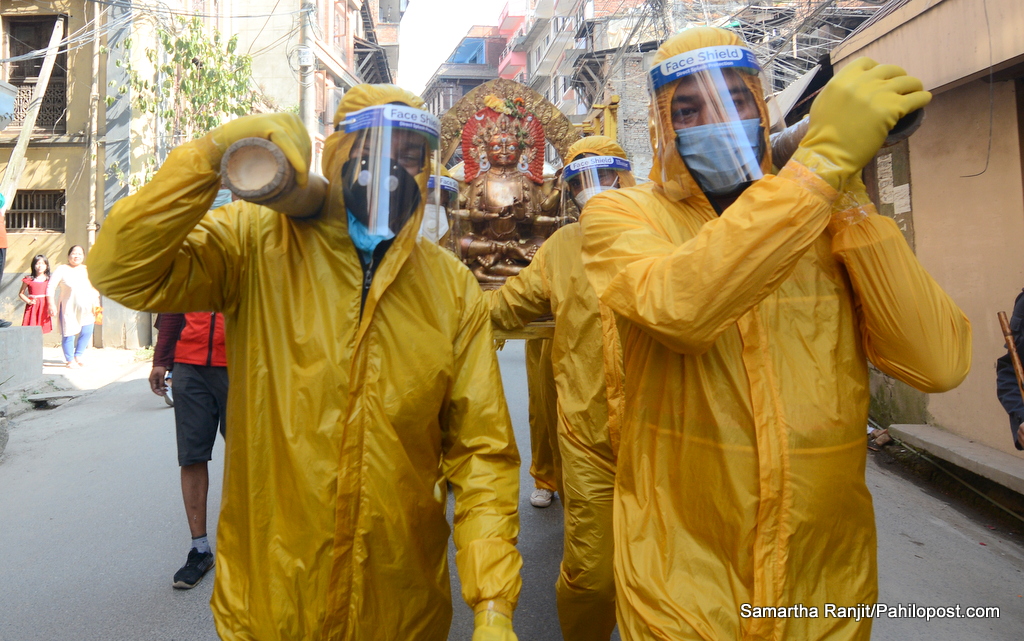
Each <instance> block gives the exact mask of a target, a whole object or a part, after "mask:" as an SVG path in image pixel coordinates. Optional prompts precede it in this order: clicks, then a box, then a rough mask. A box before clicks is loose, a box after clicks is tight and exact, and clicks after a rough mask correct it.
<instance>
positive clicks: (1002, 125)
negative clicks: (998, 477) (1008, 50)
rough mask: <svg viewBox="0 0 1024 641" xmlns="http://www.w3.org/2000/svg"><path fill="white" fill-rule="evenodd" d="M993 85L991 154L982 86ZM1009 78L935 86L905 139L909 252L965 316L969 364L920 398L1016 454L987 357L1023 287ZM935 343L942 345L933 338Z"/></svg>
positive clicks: (938, 416)
mask: <svg viewBox="0 0 1024 641" xmlns="http://www.w3.org/2000/svg"><path fill="white" fill-rule="evenodd" d="M990 88H991V89H993V91H992V98H993V101H992V115H993V122H992V130H993V132H994V135H993V137H992V141H991V143H992V150H991V157H990V158H989V159H988V168H987V169H985V171H984V173H982V174H981V175H979V176H974V177H966V176H968V175H970V174H976V173H978V172H981V171H982V170H983V169H984V168H985V165H986V154H987V152H988V145H989V119H988V111H989V109H988V107H989V90H990ZM1017 100H1018V98H1017V96H1016V95H1015V89H1014V84H1013V83H1012V82H997V83H995V84H994V85H993V86H990V85H989V84H988V83H987V82H984V81H981V80H976V81H973V82H970V83H968V84H966V85H963V86H961V87H958V88H956V89H953V90H951V91H947V92H943V93H940V94H937V95H936V96H935V98H934V100H933V101H932V103H931V104H930V105H929V106H928V107H927V108H926V114H927V117H926V118H925V121H924V124H923V125H922V127H921V129H920V130H919V131H918V132H917V133H916V134H914V136H913V137H912V138H910V164H911V166H910V170H911V198H912V206H913V216H914V233H915V239H916V251H917V256H918V258H919V259H920V261H921V263H922V264H923V265H924V267H925V268H926V269H927V270H928V272H929V273H930V274H931V275H932V276H933V277H934V278H935V280H936V281H937V282H938V283H939V284H940V285H941V286H942V287H943V288H944V289H945V290H946V291H947V292H948V293H949V294H950V296H952V297H953V300H955V301H956V302H957V304H959V305H960V307H961V309H963V310H964V313H966V314H967V316H968V318H970V320H971V326H972V328H973V354H972V367H971V372H970V374H969V375H968V377H967V380H966V381H964V383H963V384H962V385H960V387H958V388H957V389H955V390H953V391H950V392H946V393H945V394H933V395H931V396H930V397H929V398H928V404H927V413H928V417H929V420H930V422H932V423H933V424H935V425H938V426H940V427H942V428H945V429H947V430H949V431H951V432H954V433H956V434H958V435H960V436H963V437H964V438H967V439H971V440H974V441H977V442H980V443H983V444H985V445H988V446H990V447H993V448H996V449H999V450H1002V451H1004V452H1007V453H1010V454H1014V455H1017V456H1021V454H1020V453H1018V452H1016V450H1014V448H1013V445H1012V443H1011V442H1010V438H1009V428H1008V421H1007V417H1006V413H1005V412H1004V411H1003V409H1002V406H1000V404H999V402H998V401H997V400H996V394H995V365H994V363H995V360H996V358H998V357H999V356H1001V355H1003V354H1005V353H1006V348H1005V347H1004V344H1003V337H1002V333H1001V331H1000V329H999V326H998V323H997V321H996V313H997V312H998V311H1000V310H1002V311H1006V312H1007V313H1009V312H1010V311H1012V308H1013V300H1014V297H1015V296H1016V295H1017V294H1018V293H1019V292H1020V290H1021V287H1024V260H1022V259H1021V254H1022V247H1024V190H1022V184H1021V149H1020V143H1019V140H1020V137H1019V132H1018V116H1017V109H1018V107H1017V104H1018V102H1017ZM935 348H936V349H941V346H940V345H936V346H935Z"/></svg>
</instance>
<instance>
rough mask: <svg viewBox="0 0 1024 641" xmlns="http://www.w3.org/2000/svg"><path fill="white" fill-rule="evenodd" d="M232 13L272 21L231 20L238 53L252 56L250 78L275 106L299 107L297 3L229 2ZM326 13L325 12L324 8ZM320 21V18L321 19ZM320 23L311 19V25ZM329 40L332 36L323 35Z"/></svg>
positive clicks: (287, 0) (296, 0)
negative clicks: (231, 4)
mask: <svg viewBox="0 0 1024 641" xmlns="http://www.w3.org/2000/svg"><path fill="white" fill-rule="evenodd" d="M232 3H233V6H234V12H235V13H237V14H244V15H269V14H271V13H273V14H274V16H273V17H271V18H234V19H233V20H232V21H231V28H232V29H233V33H237V34H238V52H239V53H248V54H249V55H251V56H252V70H253V78H254V79H255V81H256V84H258V85H259V86H260V88H261V89H262V90H263V93H264V94H266V95H267V96H268V97H269V98H270V99H271V100H272V101H273V102H274V104H275V105H276V106H277V108H278V109H280V110H282V111H285V110H288V109H293V108H296V107H298V104H299V92H300V87H299V61H298V52H297V47H298V46H299V44H300V42H301V39H302V38H301V37H302V33H301V21H300V17H301V16H300V14H299V13H298V11H299V10H300V9H301V8H302V3H301V2H300V0H280V2H278V1H277V0H244V1H241V0H232ZM325 10H326V9H325ZM321 18H322V16H321ZM319 24H322V20H320V21H318V20H317V18H314V25H319ZM322 35H323V37H324V40H327V41H329V40H330V38H331V34H329V33H327V34H322Z"/></svg>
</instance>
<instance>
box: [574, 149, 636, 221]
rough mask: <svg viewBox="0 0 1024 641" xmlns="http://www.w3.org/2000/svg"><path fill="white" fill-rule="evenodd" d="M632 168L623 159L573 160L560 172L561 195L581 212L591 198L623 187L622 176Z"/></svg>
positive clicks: (605, 157) (614, 157) (594, 158)
mask: <svg viewBox="0 0 1024 641" xmlns="http://www.w3.org/2000/svg"><path fill="white" fill-rule="evenodd" d="M631 170H632V166H631V165H630V163H629V161H628V160H626V159H625V158H618V157H616V156H589V157H587V158H580V159H578V160H574V161H573V162H571V163H569V164H568V165H566V166H565V169H563V170H562V182H563V184H564V188H563V194H564V195H565V196H567V197H569V198H572V200H573V202H575V203H576V206H577V207H578V208H579V209H580V210H582V209H583V207H584V205H586V204H587V201H589V200H590V199H591V198H593V197H594V196H596V195H597V194H599V193H601V192H602V191H607V190H609V189H618V188H619V187H622V186H623V181H622V174H623V173H629V172H630V171H631Z"/></svg>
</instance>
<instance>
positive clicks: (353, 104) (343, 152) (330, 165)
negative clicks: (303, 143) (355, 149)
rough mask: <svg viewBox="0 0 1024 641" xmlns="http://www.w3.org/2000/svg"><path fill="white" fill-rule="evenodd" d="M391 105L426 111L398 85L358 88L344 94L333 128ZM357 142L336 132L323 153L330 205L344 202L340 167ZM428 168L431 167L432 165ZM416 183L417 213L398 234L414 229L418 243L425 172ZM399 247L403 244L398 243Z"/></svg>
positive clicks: (397, 241) (362, 86) (327, 142)
mask: <svg viewBox="0 0 1024 641" xmlns="http://www.w3.org/2000/svg"><path fill="white" fill-rule="evenodd" d="M391 103H401V104H403V105H408V106H410V107H413V108H415V109H423V106H424V104H425V103H424V102H423V99H422V98H420V97H419V96H417V95H416V94H414V93H412V92H411V91H407V90H405V89H402V88H401V87H396V86H395V85H356V86H355V87H352V88H351V89H350V90H349V91H348V92H347V93H346V94H345V96H344V97H343V98H342V99H341V103H339V104H338V110H337V111H336V112H335V113H334V126H335V128H337V126H338V123H340V122H342V121H344V120H345V118H346V117H347V116H348V114H350V113H352V112H355V111H359V110H360V109H366V108H367V107H374V106H377V105H387V104H391ZM354 143H355V134H347V133H345V132H344V131H335V132H334V133H333V134H331V135H330V136H328V137H327V140H325V141H324V154H323V159H322V161H321V164H322V165H323V170H324V176H325V177H326V178H327V180H328V181H329V182H330V184H331V187H330V192H329V193H330V197H329V201H330V203H331V205H334V204H335V203H337V204H342V205H343V204H344V202H345V199H344V197H343V196H342V189H341V181H339V180H338V177H339V175H340V173H341V166H342V165H343V164H345V160H346V159H347V158H348V155H349V152H350V151H351V150H352V145H353V144H354ZM427 166H428V167H429V166H430V165H429V163H428V164H427ZM416 184H418V185H419V188H420V204H419V206H418V207H417V208H416V211H415V212H413V215H412V218H410V219H409V221H408V222H407V223H406V224H405V227H403V228H402V232H401V233H399V234H398V237H399V239H401V238H402V237H403V236H405V237H408V236H409V234H405V233H404V231H405V229H406V228H408V227H411V228H412V230H413V231H412V234H411V238H412V239H413V240H415V238H416V230H418V229H419V228H420V222H421V221H422V219H423V205H424V203H425V202H426V195H427V172H426V171H423V172H420V173H419V174H418V175H417V176H416ZM341 219H342V220H345V221H346V225H347V218H346V217H345V216H341ZM396 244H404V243H403V242H402V241H400V240H396Z"/></svg>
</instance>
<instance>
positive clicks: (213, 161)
mask: <svg viewBox="0 0 1024 641" xmlns="http://www.w3.org/2000/svg"><path fill="white" fill-rule="evenodd" d="M192 144H193V145H195V148H196V150H197V151H199V153H201V154H202V155H203V156H204V157H205V158H206V159H207V160H209V161H210V168H211V169H213V170H214V171H216V172H218V173H219V172H220V161H221V159H223V158H224V151H225V150H224V149H222V148H221V147H220V145H218V144H217V143H216V142H214V140H213V134H212V133H209V134H206V135H205V136H203V137H202V138H198V139H196V140H194V141H193V142H192Z"/></svg>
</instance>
